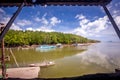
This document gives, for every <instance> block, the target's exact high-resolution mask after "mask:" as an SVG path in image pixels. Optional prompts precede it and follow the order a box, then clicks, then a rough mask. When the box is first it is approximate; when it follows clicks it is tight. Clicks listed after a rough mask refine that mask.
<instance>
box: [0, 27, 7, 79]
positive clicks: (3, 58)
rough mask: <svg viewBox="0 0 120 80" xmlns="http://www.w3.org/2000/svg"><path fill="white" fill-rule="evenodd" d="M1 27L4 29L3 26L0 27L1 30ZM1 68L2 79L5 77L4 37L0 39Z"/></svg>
mask: <svg viewBox="0 0 120 80" xmlns="http://www.w3.org/2000/svg"><path fill="white" fill-rule="evenodd" d="M3 29H4V26H2V27H1V29H0V31H1V32H2V31H3ZM1 68H2V77H3V79H6V66H5V49H4V38H3V39H2V41H1Z"/></svg>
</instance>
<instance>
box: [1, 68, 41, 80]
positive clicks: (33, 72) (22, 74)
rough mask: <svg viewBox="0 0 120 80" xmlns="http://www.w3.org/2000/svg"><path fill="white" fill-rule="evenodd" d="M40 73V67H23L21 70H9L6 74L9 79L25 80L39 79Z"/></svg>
mask: <svg viewBox="0 0 120 80" xmlns="http://www.w3.org/2000/svg"><path fill="white" fill-rule="evenodd" d="M39 72H40V67H21V68H8V69H7V72H6V73H7V75H8V76H7V77H8V78H21V79H24V80H25V79H33V78H38V75H39ZM0 75H1V71H0ZM8 80H9V79H8Z"/></svg>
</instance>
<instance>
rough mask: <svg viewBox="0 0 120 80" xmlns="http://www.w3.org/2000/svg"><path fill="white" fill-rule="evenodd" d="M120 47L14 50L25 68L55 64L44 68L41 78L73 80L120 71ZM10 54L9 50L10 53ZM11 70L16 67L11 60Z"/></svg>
mask: <svg viewBox="0 0 120 80" xmlns="http://www.w3.org/2000/svg"><path fill="white" fill-rule="evenodd" d="M119 47H120V43H95V44H92V45H90V46H87V47H85V48H86V50H81V47H64V48H57V49H54V50H50V51H45V52H40V51H36V49H16V48H14V49H12V51H13V53H14V55H15V56H16V58H17V61H18V63H19V65H20V66H21V67H23V66H27V65H28V64H31V63H40V62H43V61H55V63H56V64H55V65H54V66H50V67H47V68H41V71H40V72H39V77H41V78H56V77H73V76H81V75H85V74H94V73H106V72H107V73H110V72H114V69H115V68H119V67H120V62H119V57H120V49H119ZM6 53H7V54H9V49H8V50H6ZM7 64H9V67H16V65H15V62H14V60H13V58H12V56H11V61H10V62H8V63H7Z"/></svg>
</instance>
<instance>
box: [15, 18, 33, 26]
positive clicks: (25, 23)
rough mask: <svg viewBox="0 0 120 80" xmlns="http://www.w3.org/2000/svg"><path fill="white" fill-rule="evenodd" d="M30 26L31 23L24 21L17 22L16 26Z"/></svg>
mask: <svg viewBox="0 0 120 80" xmlns="http://www.w3.org/2000/svg"><path fill="white" fill-rule="evenodd" d="M31 24H32V22H31V21H29V20H25V19H23V20H18V21H17V25H19V26H26V25H31Z"/></svg>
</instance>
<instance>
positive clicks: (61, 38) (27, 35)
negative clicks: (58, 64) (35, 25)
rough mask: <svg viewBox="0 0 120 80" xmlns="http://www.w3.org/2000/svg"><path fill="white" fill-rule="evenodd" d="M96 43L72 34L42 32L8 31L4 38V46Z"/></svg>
mask: <svg viewBox="0 0 120 80" xmlns="http://www.w3.org/2000/svg"><path fill="white" fill-rule="evenodd" d="M88 42H90V43H91V42H92V43H93V42H98V41H96V40H91V39H87V38H84V37H82V36H78V35H74V34H64V33H61V32H42V31H15V30H9V31H8V32H7V34H6V35H5V37H4V43H5V46H8V47H11V46H14V47H16V46H23V45H33V44H35V45H40V44H57V43H62V44H73V43H88Z"/></svg>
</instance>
